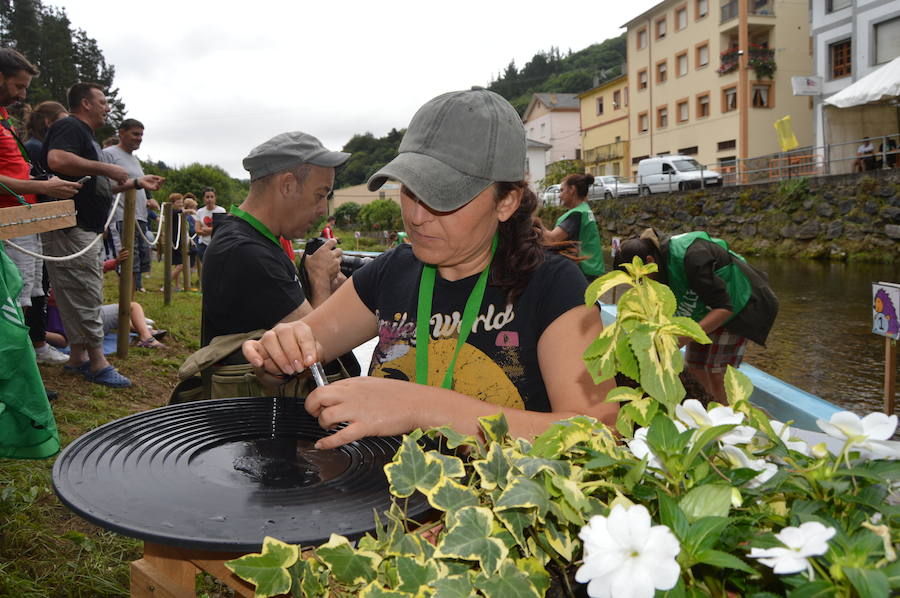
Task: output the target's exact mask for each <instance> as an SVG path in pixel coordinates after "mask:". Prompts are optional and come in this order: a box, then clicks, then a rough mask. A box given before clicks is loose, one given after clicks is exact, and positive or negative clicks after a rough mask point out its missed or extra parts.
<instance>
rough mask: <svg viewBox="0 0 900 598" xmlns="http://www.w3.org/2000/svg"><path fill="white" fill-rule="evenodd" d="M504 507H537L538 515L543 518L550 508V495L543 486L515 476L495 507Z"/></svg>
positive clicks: (500, 508)
mask: <svg viewBox="0 0 900 598" xmlns="http://www.w3.org/2000/svg"><path fill="white" fill-rule="evenodd" d="M494 508H495V509H496V510H498V511H502V510H503V509H537V515H538V517H541V518H543V516H544V513H546V512H547V509H549V508H550V497H549V496H548V495H547V491H546V490H545V489H544V487H543V486H541V485H540V484H538V483H537V482H535V481H533V480H529V479H526V478H513V479H512V480H511V481H510V483H509V485H508V486H507V487H506V490H504V491H503V494H501V495H500V498H499V499H497V502H496V505H495V507H494Z"/></svg>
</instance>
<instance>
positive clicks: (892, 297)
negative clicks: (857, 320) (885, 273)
mask: <svg viewBox="0 0 900 598" xmlns="http://www.w3.org/2000/svg"><path fill="white" fill-rule="evenodd" d="M898 315H900V284H895V283H892V282H877V283H875V282H873V283H872V332H874V333H875V334H880V335H881V336H887V337H889V338H892V339H894V340H900V318H898Z"/></svg>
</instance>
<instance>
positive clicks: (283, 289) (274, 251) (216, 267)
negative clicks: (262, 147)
mask: <svg viewBox="0 0 900 598" xmlns="http://www.w3.org/2000/svg"><path fill="white" fill-rule="evenodd" d="M305 299H306V297H305V295H304V294H303V287H301V286H300V279H299V278H298V277H297V268H296V266H294V263H293V262H292V261H291V260H290V258H289V257H288V256H287V255H286V254H285V253H284V250H283V249H282V248H281V247H280V246H278V245H275V243H273V242H272V241H270V240H269V239H267V238H266V237H264V236H263V235H262V234H260V233H259V232H258V231H257V230H256V229H254V228H253V227H252V226H250V225H249V224H247V223H246V222H244V221H243V220H241V219H240V218H236V217H235V216H232V215H230V214H229V215H228V216H225V217H224V218H223V219H222V220H221V223H220V224H218V223H217V225H216V234H215V235H213V237H212V241H211V242H210V243H209V247H207V249H206V254H205V255H204V257H203V339H202V344H203V345H204V346H205V345H207V344H209V341H210V340H211V339H212V338H215V337H217V336H221V335H223V334H237V333H239V332H251V331H253V330H257V329H260V328H266V329H268V328H271V327H272V326H274V325H275V324H277V323H278V322H279V321H281V320H282V319H284V317H285V316H287V315H288V314H289V313H291V312H292V311H294V310H295V309H297V308H298V307H300V305H301V304H302V303H303V301H304V300H305Z"/></svg>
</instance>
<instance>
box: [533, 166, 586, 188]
mask: <svg viewBox="0 0 900 598" xmlns="http://www.w3.org/2000/svg"><path fill="white" fill-rule="evenodd" d="M583 172H584V163H583V162H582V161H581V160H558V161H556V162H554V163H552V164H548V165H547V172H546V173H545V174H544V178H543V179H541V180H540V182H539V185H538V186H539V187H548V186H550V185H556V184H557V183H559V182H561V181H562V180H563V179H564V178H566V176H568V175H570V174H581V173H583Z"/></svg>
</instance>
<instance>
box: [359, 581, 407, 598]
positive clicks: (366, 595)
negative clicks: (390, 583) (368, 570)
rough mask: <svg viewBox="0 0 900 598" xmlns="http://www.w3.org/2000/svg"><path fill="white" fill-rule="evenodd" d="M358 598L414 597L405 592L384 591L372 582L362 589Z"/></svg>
mask: <svg viewBox="0 0 900 598" xmlns="http://www.w3.org/2000/svg"><path fill="white" fill-rule="evenodd" d="M359 598H414V595H413V594H409V593H407V592H398V591H395V590H385V589H384V588H382V587H381V585H380V584H379V583H377V582H374V581H373V582H371V583H370V584H369V585H367V586H366V587H364V588H363V589H362V591H361V592H360V593H359Z"/></svg>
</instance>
